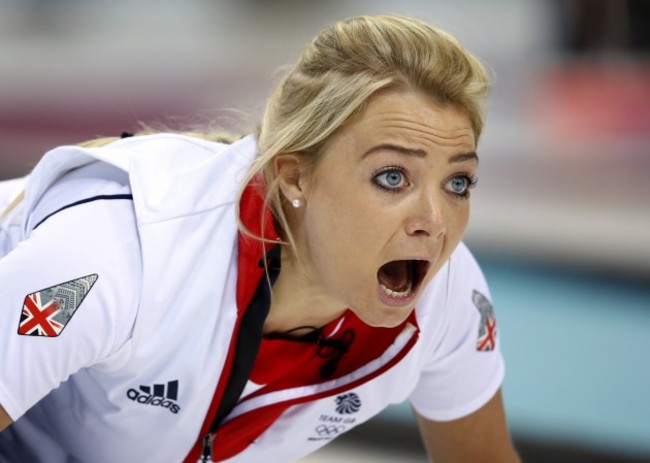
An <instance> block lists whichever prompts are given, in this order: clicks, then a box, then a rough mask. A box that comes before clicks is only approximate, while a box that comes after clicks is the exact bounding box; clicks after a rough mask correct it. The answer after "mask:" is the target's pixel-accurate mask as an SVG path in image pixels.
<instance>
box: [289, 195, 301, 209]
mask: <svg viewBox="0 0 650 463" xmlns="http://www.w3.org/2000/svg"><path fill="white" fill-rule="evenodd" d="M291 205H292V206H293V207H295V208H296V209H298V208H299V207H300V206H302V201H300V200H299V199H298V198H296V199H293V200H292V201H291Z"/></svg>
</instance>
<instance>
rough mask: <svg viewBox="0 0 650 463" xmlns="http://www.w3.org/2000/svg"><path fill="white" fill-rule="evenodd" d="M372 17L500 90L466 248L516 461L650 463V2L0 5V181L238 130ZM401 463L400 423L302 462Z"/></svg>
mask: <svg viewBox="0 0 650 463" xmlns="http://www.w3.org/2000/svg"><path fill="white" fill-rule="evenodd" d="M376 13H401V14H407V15H413V16H417V17H420V18H421V19H423V20H425V21H427V22H429V23H431V24H434V25H437V26H440V27H443V28H445V29H447V30H449V31H450V32H452V33H453V34H455V35H456V36H457V37H459V39H460V40H461V41H462V42H463V43H464V44H465V45H467V46H468V47H469V48H470V49H471V50H473V51H474V52H475V53H476V54H477V55H478V56H480V57H481V58H482V59H483V60H484V61H485V62H487V63H488V64H489V66H490V67H491V68H492V70H493V72H494V75H495V87H494V91H493V95H492V99H491V103H490V107H489V114H488V120H487V126H486V130H485V135H484V137H483V139H482V140H481V142H480V145H479V154H480V156H481V167H480V171H479V177H480V187H479V188H478V189H477V190H475V191H474V195H473V205H472V220H471V223H470V229H469V232H468V235H467V242H468V244H469V245H470V247H471V248H472V249H473V251H474V252H475V254H476V256H477V258H478V260H479V261H480V263H481V264H482V266H483V268H484V271H485V274H486V277H487V279H488V281H489V283H490V286H491V288H492V296H493V300H494V303H495V306H496V309H497V315H498V318H499V329H500V334H499V335H500V337H501V341H502V347H503V352H504V355H505V358H506V362H507V377H506V381H505V384H504V392H505V400H506V407H507V415H508V420H509V423H510V427H511V430H512V434H513V436H514V438H515V441H516V444H517V447H518V449H519V451H520V453H521V454H522V456H523V458H524V461H528V462H564V461H566V462H569V461H571V462H582V461H584V462H587V461H589V462H599V461H602V462H605V461H608V462H609V461H620V462H641V461H646V462H647V461H650V355H649V354H650V209H649V208H650V206H649V200H650V182H649V181H648V176H649V174H650V152H649V151H650V143H649V142H650V2H647V1H643V0H584V1H580V0H557V1H554V0H489V1H486V0H444V1H443V0H439V1H434V0H426V1H425V0H399V1H396V0H355V1H345V0H331V1H316V0H313V1H308V0H237V1H235V0H232V1H227V0H221V1H218V0H183V1H182V0H157V1H155V2H154V1H138V2H134V1H132V0H129V1H127V0H112V1H111V2H103V1H99V0H94V1H92V0H86V1H82V0H0V140H1V142H0V179H4V178H11V177H15V176H19V175H24V174H26V173H27V172H28V171H29V169H30V168H31V166H33V165H34V163H35V162H36V161H37V160H38V159H39V158H40V157H41V156H42V154H43V153H44V152H46V151H47V150H48V149H50V148H52V147H54V146H57V145H60V144H69V143H76V142H79V141H83V140H85V139H89V138H93V137H96V136H109V135H119V134H120V133H121V132H123V131H134V130H137V129H138V128H139V127H140V124H141V123H147V124H150V125H154V126H168V127H185V126H195V125H212V126H215V127H222V128H228V129H236V130H248V129H250V128H251V127H254V126H255V124H256V122H257V120H258V118H259V115H260V112H261V109H262V107H263V102H264V99H265V98H266V96H267V95H268V93H269V91H270V89H271V88H272V86H273V84H274V83H275V82H277V80H278V78H279V75H280V74H279V73H278V69H279V68H281V67H282V66H284V65H287V64H289V63H291V62H292V61H293V60H294V59H295V58H296V57H297V55H298V54H299V52H300V49H301V47H302V45H303V44H305V43H306V42H307V41H308V40H309V39H310V38H311V37H312V36H313V35H315V34H316V33H317V32H318V30H320V29H321V28H322V27H323V26H325V25H327V24H330V23H331V22H333V21H335V20H337V19H341V18H343V17H347V16H352V15H357V14H376ZM370 450H372V451H373V452H375V453H369V452H370ZM409 458H411V459H412V461H425V457H424V453H423V450H422V446H421V444H420V443H419V442H418V438H417V430H416V428H415V424H414V419H413V417H412V415H411V412H410V410H409V407H408V405H406V404H401V405H396V406H394V407H391V408H390V409H389V410H387V411H386V412H384V413H383V414H382V415H380V416H379V417H377V418H376V419H375V420H373V421H372V422H370V423H368V424H366V425H364V426H361V427H359V428H357V429H355V430H354V431H352V432H351V433H349V434H346V435H344V436H343V437H341V438H340V439H338V440H336V441H335V442H334V443H332V444H331V445H330V446H328V447H327V448H326V449H324V450H323V451H321V452H320V453H318V454H316V455H314V456H312V457H309V458H308V459H305V460H304V462H312V463H315V462H317V461H338V462H346V461H354V462H362V461H373V462H382V461H400V462H404V461H411V460H409Z"/></svg>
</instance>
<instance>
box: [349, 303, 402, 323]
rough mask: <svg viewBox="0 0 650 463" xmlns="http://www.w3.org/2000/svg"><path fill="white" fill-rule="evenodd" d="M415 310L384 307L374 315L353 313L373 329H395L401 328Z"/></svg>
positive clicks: (355, 311)
mask: <svg viewBox="0 0 650 463" xmlns="http://www.w3.org/2000/svg"><path fill="white" fill-rule="evenodd" d="M413 310H414V308H413V307H411V308H409V309H405V308H396V307H382V308H381V309H379V310H378V311H376V312H373V313H372V314H368V313H363V312H361V313H360V312H359V311H357V310H354V311H353V312H354V313H355V314H356V316H357V317H359V318H360V319H361V320H362V321H363V322H364V323H365V324H366V325H368V326H372V327H373V328H395V327H396V326H399V325H400V324H402V323H403V322H404V320H406V319H407V318H408V317H409V315H410V314H411V312H412V311H413Z"/></svg>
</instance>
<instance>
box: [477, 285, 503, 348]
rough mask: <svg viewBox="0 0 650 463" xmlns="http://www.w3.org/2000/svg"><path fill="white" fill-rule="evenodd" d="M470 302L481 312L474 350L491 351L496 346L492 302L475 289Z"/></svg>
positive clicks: (495, 327)
mask: <svg viewBox="0 0 650 463" xmlns="http://www.w3.org/2000/svg"><path fill="white" fill-rule="evenodd" d="M472 302H473V303H474V305H475V306H476V308H477V309H478V311H479V312H480V314H481V321H480V323H479V327H478V338H477V340H476V350H478V351H481V352H489V351H492V350H494V349H495V348H496V344H497V319H496V317H495V316H494V309H493V308H492V303H491V302H490V301H489V299H488V298H487V297H485V296H484V295H483V294H481V293H480V292H478V291H476V290H474V292H473V293H472Z"/></svg>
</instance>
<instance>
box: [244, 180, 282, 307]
mask: <svg viewBox="0 0 650 463" xmlns="http://www.w3.org/2000/svg"><path fill="white" fill-rule="evenodd" d="M265 194H266V188H265V185H264V183H263V181H262V180H261V177H260V176H256V177H255V178H253V180H252V181H251V182H250V183H249V184H248V185H247V186H246V188H245V189H244V192H243V193H242V197H241V202H240V203H239V217H240V220H241V223H242V224H243V225H244V227H246V229H247V230H248V231H249V232H251V233H252V234H253V236H254V237H255V238H254V237H250V236H247V235H245V234H244V233H242V232H241V231H240V232H239V238H238V241H239V257H238V262H237V271H238V278H237V310H238V313H239V315H241V314H243V313H244V311H245V310H246V308H247V307H248V306H249V304H250V302H251V299H252V298H253V295H254V294H255V291H256V290H257V287H258V285H259V282H260V280H261V278H262V276H263V275H264V266H263V265H260V263H261V262H264V261H263V259H264V258H265V256H266V254H267V253H268V252H269V251H270V250H271V248H272V247H273V243H272V242H274V241H275V242H277V241H279V239H280V238H279V236H278V233H277V231H276V230H275V225H274V219H273V213H272V212H271V209H270V208H269V207H268V204H266V207H265V204H264V195H265ZM258 237H259V238H264V239H265V240H269V241H271V242H268V241H266V242H264V241H262V240H260V239H258Z"/></svg>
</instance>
